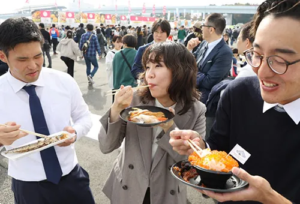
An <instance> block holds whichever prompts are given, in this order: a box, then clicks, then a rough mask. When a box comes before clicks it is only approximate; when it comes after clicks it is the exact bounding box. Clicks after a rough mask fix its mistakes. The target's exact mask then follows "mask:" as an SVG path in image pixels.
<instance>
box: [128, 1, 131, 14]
mask: <svg viewBox="0 0 300 204" xmlns="http://www.w3.org/2000/svg"><path fill="white" fill-rule="evenodd" d="M128 13H131V6H130V1H128Z"/></svg>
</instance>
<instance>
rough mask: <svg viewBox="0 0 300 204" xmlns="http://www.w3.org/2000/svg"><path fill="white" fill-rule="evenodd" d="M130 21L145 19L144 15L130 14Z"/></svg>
mask: <svg viewBox="0 0 300 204" xmlns="http://www.w3.org/2000/svg"><path fill="white" fill-rule="evenodd" d="M130 21H143V17H142V16H130Z"/></svg>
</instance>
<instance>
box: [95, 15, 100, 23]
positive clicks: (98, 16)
mask: <svg viewBox="0 0 300 204" xmlns="http://www.w3.org/2000/svg"><path fill="white" fill-rule="evenodd" d="M100 21H101V20H100V13H96V14H95V23H96V24H100Z"/></svg>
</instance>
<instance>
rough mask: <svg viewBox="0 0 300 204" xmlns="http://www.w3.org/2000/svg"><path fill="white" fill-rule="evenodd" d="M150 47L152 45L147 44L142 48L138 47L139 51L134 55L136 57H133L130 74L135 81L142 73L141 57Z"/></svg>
mask: <svg viewBox="0 0 300 204" xmlns="http://www.w3.org/2000/svg"><path fill="white" fill-rule="evenodd" d="M150 45H152V43H148V44H146V45H144V46H141V47H139V49H138V51H137V53H136V56H135V58H134V62H133V66H132V69H131V73H132V75H133V76H134V78H135V79H137V78H138V76H139V74H140V73H142V72H144V70H143V66H142V57H143V54H144V52H145V50H146V49H147V48H148V47H149V46H150Z"/></svg>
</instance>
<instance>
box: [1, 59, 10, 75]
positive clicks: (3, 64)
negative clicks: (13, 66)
mask: <svg viewBox="0 0 300 204" xmlns="http://www.w3.org/2000/svg"><path fill="white" fill-rule="evenodd" d="M7 71H8V65H7V64H6V63H5V62H2V61H1V60H0V76H1V75H3V74H5V73H6V72H7Z"/></svg>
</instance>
